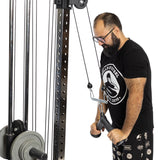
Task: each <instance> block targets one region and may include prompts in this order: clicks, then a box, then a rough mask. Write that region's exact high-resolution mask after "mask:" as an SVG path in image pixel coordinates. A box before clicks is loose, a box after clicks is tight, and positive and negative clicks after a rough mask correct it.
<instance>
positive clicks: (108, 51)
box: [102, 33, 120, 57]
mask: <svg viewBox="0 0 160 160" xmlns="http://www.w3.org/2000/svg"><path fill="white" fill-rule="evenodd" d="M111 36H112V41H113V45H112V46H111V45H108V44H103V45H102V47H103V53H104V55H105V56H107V57H112V56H114V55H115V54H116V53H117V51H118V48H119V46H120V39H118V38H117V37H116V35H115V34H114V33H112V34H111Z"/></svg>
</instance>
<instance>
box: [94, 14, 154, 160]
mask: <svg viewBox="0 0 160 160" xmlns="http://www.w3.org/2000/svg"><path fill="white" fill-rule="evenodd" d="M94 33H95V37H94V40H95V41H97V42H98V43H99V45H100V46H102V47H103V52H102V55H101V75H102V82H101V86H100V90H99V98H100V99H103V92H102V86H104V87H105V92H106V95H107V96H106V97H107V100H108V104H107V105H105V104H103V111H104V112H106V111H107V109H109V111H110V114H111V118H112V122H113V123H112V126H113V127H114V128H115V129H113V130H112V131H111V132H109V133H108V137H109V139H110V140H111V141H112V143H113V159H114V160H128V159H132V160H152V159H153V158H152V157H153V133H152V131H153V111H152V97H151V70H150V64H149V60H148V57H147V55H146V53H145V52H144V50H143V49H142V48H141V47H140V46H139V45H138V44H137V43H135V42H134V41H132V40H130V39H129V38H126V37H125V35H124V34H123V32H122V25H121V22H120V20H119V18H118V17H117V16H116V15H115V14H112V13H103V14H100V15H98V16H97V17H96V18H95V20H94ZM99 119H100V112H99V110H97V116H96V119H95V122H94V123H93V124H92V125H91V134H93V135H98V134H100V132H101V131H99V130H97V129H96V124H97V122H98V121H99ZM124 139H126V142H125V144H124V145H123V146H119V147H117V146H116V144H117V143H118V142H120V141H122V140H124Z"/></svg>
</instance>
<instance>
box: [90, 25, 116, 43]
mask: <svg viewBox="0 0 160 160" xmlns="http://www.w3.org/2000/svg"><path fill="white" fill-rule="evenodd" d="M113 30H114V28H112V29H111V30H110V31H109V32H108V33H107V34H106V35H105V36H104V37H95V36H93V40H94V41H95V42H97V43H99V42H102V43H105V42H106V41H105V38H106V37H107V36H108V35H109V34H110V33H112V32H113Z"/></svg>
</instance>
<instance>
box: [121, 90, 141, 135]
mask: <svg viewBox="0 0 160 160" xmlns="http://www.w3.org/2000/svg"><path fill="white" fill-rule="evenodd" d="M142 102H143V93H133V94H131V95H129V97H128V101H127V107H126V117H125V121H124V124H123V128H122V131H123V132H124V133H125V134H127V136H129V134H130V132H131V131H132V129H133V127H134V125H135V123H136V121H137V119H138V117H139V114H140V112H141V108H142Z"/></svg>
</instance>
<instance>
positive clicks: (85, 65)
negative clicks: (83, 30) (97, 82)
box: [73, 7, 90, 83]
mask: <svg viewBox="0 0 160 160" xmlns="http://www.w3.org/2000/svg"><path fill="white" fill-rule="evenodd" d="M73 15H74V20H75V24H76V29H77V34H78V39H79V43H80V48H81V53H82V58H83V62H84V67H85V71H86V76H87V80H88V83H90V81H89V74H88V70H87V64H86V60H85V56H84V52H83V47H82V41H81V37H80V32H79V28H78V23H77V19H76V14H75V11H74V7H73Z"/></svg>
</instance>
